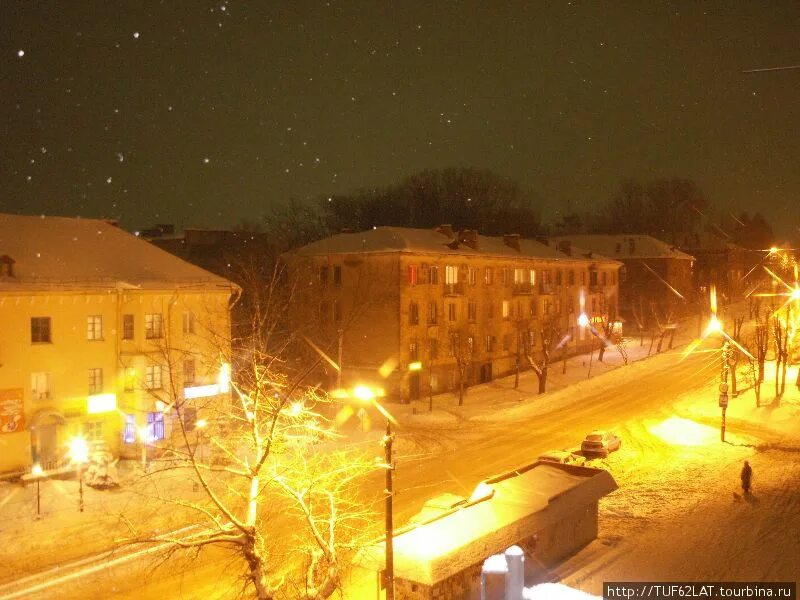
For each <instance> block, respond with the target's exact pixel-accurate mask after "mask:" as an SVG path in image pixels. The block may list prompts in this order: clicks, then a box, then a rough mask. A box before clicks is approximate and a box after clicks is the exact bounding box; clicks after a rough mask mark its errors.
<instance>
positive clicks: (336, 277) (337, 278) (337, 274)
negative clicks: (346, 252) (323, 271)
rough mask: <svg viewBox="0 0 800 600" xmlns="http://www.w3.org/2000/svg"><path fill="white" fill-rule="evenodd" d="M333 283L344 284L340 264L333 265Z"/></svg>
mask: <svg viewBox="0 0 800 600" xmlns="http://www.w3.org/2000/svg"><path fill="white" fill-rule="evenodd" d="M333 285H342V267H341V266H340V265H336V266H335V267H333Z"/></svg>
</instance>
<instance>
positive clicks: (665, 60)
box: [0, 0, 800, 234]
mask: <svg viewBox="0 0 800 600" xmlns="http://www.w3.org/2000/svg"><path fill="white" fill-rule="evenodd" d="M798 40H800V2H797V1H796V0H786V1H777V0H775V1H771V2H769V3H760V2H734V1H731V2H725V3H717V2H695V1H691V2H659V1H656V0H638V1H635V2H622V1H620V0H613V1H611V2H566V1H560V0H559V1H556V0H554V1H550V2H536V1H526V2H525V1H521V2H496V1H480V2H477V1H476V2H434V1H433V0H424V1H423V0H406V1H404V2H397V3H384V2H379V1H375V0H370V1H367V2H356V1H347V2H344V1H342V2H339V1H330V2H324V1H323V2H309V1H304V0H298V1H294V2H273V1H267V0H263V1H259V2H239V1H237V0H230V1H228V2H223V1H218V2H204V1H202V0H193V1H187V2H163V3H158V2H139V1H127V0H126V1H120V2H113V1H110V0H109V1H104V2H92V1H83V0H82V1H76V2H64V1H61V2H35V1H31V0H23V1H20V2H12V1H9V0H0V100H1V101H2V104H1V106H2V119H0V181H2V184H1V185H2V188H0V211H7V212H24V213H47V214H64V215H83V216H107V217H120V218H122V220H123V223H124V224H125V225H126V226H128V227H133V226H140V225H146V224H150V223H153V222H156V221H159V222H177V223H178V224H179V225H199V226H215V225H224V226H230V225H232V224H234V223H236V222H238V221H239V220H241V219H243V218H251V219H252V218H257V217H258V216H260V215H262V214H263V213H264V212H265V211H266V207H267V206H268V205H270V204H272V203H276V202H281V201H283V200H285V199H287V198H289V197H296V198H298V199H307V198H312V197H315V196H317V195H320V194H326V193H331V192H345V191H349V190H353V189H356V188H360V187H369V186H375V185H384V184H388V183H391V182H394V181H396V180H398V179H400V178H401V177H402V176H404V175H407V174H410V173H413V172H416V171H419V170H422V169H425V168H438V167H445V166H478V167H486V168H489V169H492V170H494V171H497V172H498V173H501V174H503V175H507V176H510V177H513V178H515V179H517V180H519V181H520V182H521V183H522V184H523V185H525V186H527V187H530V188H531V189H533V190H534V191H535V192H536V193H537V195H538V196H539V197H540V198H541V201H542V206H541V208H542V212H543V213H544V215H545V216H552V215H553V214H554V213H555V211H558V210H564V208H565V207H567V206H569V205H571V207H572V208H573V209H582V208H584V207H587V206H590V205H591V204H592V203H596V202H602V201H604V200H606V199H607V198H608V197H610V196H611V195H612V194H613V192H614V191H615V189H616V187H617V186H618V184H619V182H620V181H621V180H622V179H624V178H628V177H634V178H639V179H643V180H648V179H652V178H656V177H687V178H692V179H695V180H696V181H697V182H698V183H699V184H700V185H701V186H702V188H703V189H704V190H705V191H706V192H707V194H708V195H709V196H710V198H711V199H712V201H713V202H714V203H715V204H717V205H718V206H719V207H721V208H722V209H725V210H728V209H730V210H744V209H748V210H751V211H753V210H761V211H763V212H764V213H765V214H766V215H767V217H768V218H769V219H770V220H771V221H772V223H773V225H775V227H776V229H777V230H778V231H780V232H782V233H784V234H790V233H793V232H796V231H797V229H796V226H797V225H798V224H800V160H798V159H800V152H799V151H800V70H787V71H773V72H762V73H755V74H743V73H742V72H741V71H742V70H743V69H748V68H755V67H773V66H786V65H796V64H798V63H800V44H798Z"/></svg>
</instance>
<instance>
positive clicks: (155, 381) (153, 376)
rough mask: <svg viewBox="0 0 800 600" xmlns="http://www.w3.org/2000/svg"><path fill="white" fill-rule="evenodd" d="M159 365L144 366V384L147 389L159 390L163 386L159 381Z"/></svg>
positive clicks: (160, 373)
mask: <svg viewBox="0 0 800 600" xmlns="http://www.w3.org/2000/svg"><path fill="white" fill-rule="evenodd" d="M161 375H162V372H161V365H148V366H146V367H145V368H144V385H145V387H146V388H147V389H148V390H160V389H161V388H162V387H163V382H162V381H161Z"/></svg>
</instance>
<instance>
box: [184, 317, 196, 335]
mask: <svg viewBox="0 0 800 600" xmlns="http://www.w3.org/2000/svg"><path fill="white" fill-rule="evenodd" d="M183 333H194V313H193V312H185V313H183Z"/></svg>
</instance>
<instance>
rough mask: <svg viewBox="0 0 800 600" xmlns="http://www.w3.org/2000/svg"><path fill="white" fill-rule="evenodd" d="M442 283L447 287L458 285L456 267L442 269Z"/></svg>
mask: <svg viewBox="0 0 800 600" xmlns="http://www.w3.org/2000/svg"><path fill="white" fill-rule="evenodd" d="M444 282H445V283H446V284H448V285H453V284H456V283H458V267H456V266H454V265H447V266H446V267H445V268H444Z"/></svg>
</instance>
